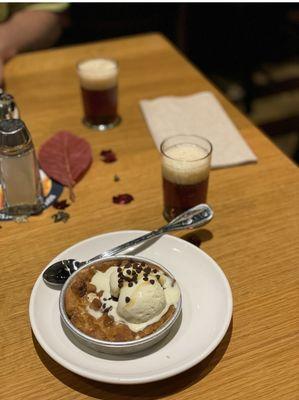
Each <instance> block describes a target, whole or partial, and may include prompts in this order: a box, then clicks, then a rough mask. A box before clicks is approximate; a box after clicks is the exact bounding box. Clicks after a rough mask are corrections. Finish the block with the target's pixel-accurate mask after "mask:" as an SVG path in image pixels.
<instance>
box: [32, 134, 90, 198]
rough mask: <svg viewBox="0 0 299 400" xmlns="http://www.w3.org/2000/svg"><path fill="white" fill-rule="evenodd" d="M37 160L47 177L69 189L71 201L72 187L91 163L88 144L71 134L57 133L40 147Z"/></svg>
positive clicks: (72, 196)
mask: <svg viewBox="0 0 299 400" xmlns="http://www.w3.org/2000/svg"><path fill="white" fill-rule="evenodd" d="M38 159H39V162H40V165H41V167H42V169H43V170H44V171H45V173H46V174H47V175H48V176H50V177H51V178H52V179H55V180H56V181H57V182H59V183H61V184H62V185H64V186H67V187H68V188H69V189H70V199H71V200H72V201H73V200H74V192H73V186H74V185H75V184H76V183H77V182H78V181H79V180H80V179H81V177H82V176H83V175H84V173H85V172H86V170H87V169H88V167H89V166H90V164H91V162H92V154H91V148H90V145H89V143H88V142H87V141H86V140H85V139H81V138H79V137H78V136H75V135H73V134H72V133H71V132H67V131H61V132H57V133H56V134H55V135H54V136H52V137H51V138H50V139H49V140H47V141H46V142H45V143H44V144H43V145H42V146H41V148H40V150H39V156H38Z"/></svg>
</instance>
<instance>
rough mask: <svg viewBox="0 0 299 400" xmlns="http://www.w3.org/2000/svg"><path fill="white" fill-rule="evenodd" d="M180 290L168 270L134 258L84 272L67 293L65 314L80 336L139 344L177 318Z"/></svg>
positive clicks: (77, 276) (109, 263)
mask: <svg viewBox="0 0 299 400" xmlns="http://www.w3.org/2000/svg"><path fill="white" fill-rule="evenodd" d="M179 299H180V290H179V287H178V285H177V283H176V281H175V280H174V279H173V278H172V277H170V276H169V275H168V274H167V273H166V272H165V271H164V270H161V268H159V267H158V266H156V265H155V264H151V263H149V262H146V263H145V262H136V261H134V260H130V259H118V260H113V261H111V260H110V261H101V262H99V263H97V264H94V265H92V266H90V267H87V268H84V269H82V271H80V272H78V273H77V274H76V276H75V277H74V278H73V279H72V281H71V283H70V284H69V286H68V288H67V290H66V293H65V310H66V313H67V315H68V317H69V319H70V321H71V322H72V324H73V325H74V326H75V327H76V328H77V329H79V330H80V331H81V332H84V333H85V334H87V335H89V336H91V337H93V338H96V339H101V340H105V341H111V342H116V341H117V342H122V341H130V340H135V339H140V338H142V337H144V336H147V335H150V334H151V333H153V332H155V331H156V330H158V329H159V328H160V327H161V326H162V325H163V324H164V323H165V322H166V321H168V320H170V319H171V317H172V316H173V315H174V313H175V309H176V307H177V304H178V301H179Z"/></svg>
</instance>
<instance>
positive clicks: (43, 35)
mask: <svg viewBox="0 0 299 400" xmlns="http://www.w3.org/2000/svg"><path fill="white" fill-rule="evenodd" d="M61 31H62V26H61V16H60V14H56V13H54V12H49V11H42V10H34V11H31V10H21V11H18V12H16V13H14V14H13V15H12V16H11V18H10V19H9V20H7V21H6V22H3V23H1V24H0V84H1V82H2V78H3V65H4V64H5V62H6V61H8V60H9V59H10V58H11V57H13V56H14V55H16V54H18V53H21V52H23V51H28V50H37V49H42V48H46V47H49V46H51V45H52V44H54V43H55V42H56V40H57V39H58V38H59V36H60V34H61Z"/></svg>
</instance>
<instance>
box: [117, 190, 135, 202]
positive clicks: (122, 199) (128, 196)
mask: <svg viewBox="0 0 299 400" xmlns="http://www.w3.org/2000/svg"><path fill="white" fill-rule="evenodd" d="M133 200H134V197H133V196H132V195H131V194H128V193H123V194H119V195H118V196H113V203H115V204H128V203H131V201H133Z"/></svg>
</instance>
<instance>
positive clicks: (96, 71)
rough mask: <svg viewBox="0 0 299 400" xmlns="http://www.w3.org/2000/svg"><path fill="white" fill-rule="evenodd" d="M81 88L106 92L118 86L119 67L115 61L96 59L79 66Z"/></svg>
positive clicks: (83, 62)
mask: <svg viewBox="0 0 299 400" xmlns="http://www.w3.org/2000/svg"><path fill="white" fill-rule="evenodd" d="M78 74H79V78H80V82H81V86H82V87H83V88H84V89H88V90H105V89H109V88H111V87H113V86H116V85H117V75H118V67H117V64H116V62H115V61H113V60H108V59H104V58H95V59H91V60H86V61H82V62H81V63H80V64H79V65H78Z"/></svg>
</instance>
